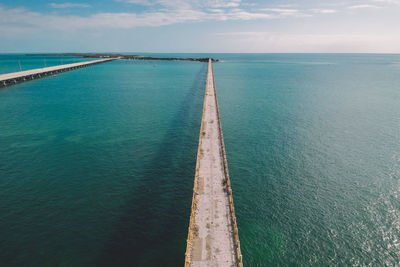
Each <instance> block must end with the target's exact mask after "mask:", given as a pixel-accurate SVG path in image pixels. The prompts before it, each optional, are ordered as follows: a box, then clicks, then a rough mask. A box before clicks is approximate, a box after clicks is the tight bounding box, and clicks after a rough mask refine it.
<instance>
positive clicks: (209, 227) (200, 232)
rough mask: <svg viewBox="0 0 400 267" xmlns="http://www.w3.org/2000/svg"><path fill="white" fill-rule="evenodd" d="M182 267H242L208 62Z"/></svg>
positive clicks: (210, 64)
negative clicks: (183, 264) (183, 265)
mask: <svg viewBox="0 0 400 267" xmlns="http://www.w3.org/2000/svg"><path fill="white" fill-rule="evenodd" d="M185 266H243V261H242V254H241V251H240V242H239V234H238V229H237V225H236V217H235V210H234V206H233V198H232V190H231V184H230V180H229V172H228V165H227V161H226V154H225V146H224V140H223V135H222V127H221V120H220V115H219V109H218V100H217V95H216V89H215V83H214V74H213V69H212V61H211V59H210V60H209V62H208V73H207V82H206V88H205V94H204V103H203V116H202V121H201V129H200V138H199V147H198V152H197V165H196V174H195V180H194V188H193V199H192V210H191V214H190V223H189V233H188V240H187V247H186V257H185Z"/></svg>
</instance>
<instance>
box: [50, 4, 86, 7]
mask: <svg viewBox="0 0 400 267" xmlns="http://www.w3.org/2000/svg"><path fill="white" fill-rule="evenodd" d="M50 6H51V7H53V8H71V7H90V5H89V4H84V3H61V4H57V3H51V4H50Z"/></svg>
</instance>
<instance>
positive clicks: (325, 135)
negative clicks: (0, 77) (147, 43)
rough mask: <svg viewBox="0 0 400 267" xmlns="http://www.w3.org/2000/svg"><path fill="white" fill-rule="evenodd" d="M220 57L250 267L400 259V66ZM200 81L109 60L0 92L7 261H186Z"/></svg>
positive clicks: (3, 255)
mask: <svg viewBox="0 0 400 267" xmlns="http://www.w3.org/2000/svg"><path fill="white" fill-rule="evenodd" d="M171 55H172V54H166V55H165V56H171ZM174 55H176V56H185V57H191V56H201V57H204V56H207V55H204V54H174ZM210 56H212V57H214V58H219V59H222V62H221V63H216V64H214V72H215V82H216V86H217V92H218V97H219V105H220V110H221V116H222V127H223V131H224V138H225V146H226V150H227V157H228V165H229V170H230V176H231V180H232V189H233V192H234V201H235V209H236V213H237V220H238V227H239V235H240V240H241V245H242V253H243V257H244V261H245V264H246V266H269V265H285V266H286V265H316V266H321V265H368V264H370V265H385V264H387V265H394V264H396V263H398V262H399V261H400V241H399V236H400V220H399V218H400V200H399V197H400V182H399V178H400V152H399V151H400V141H399V140H400V138H399V137H400V109H399V105H398V103H399V100H400V92H399V90H398V89H399V84H400V75H399V73H400V55H323V54H309V55H299V54H297V55H296V54H273V55H270V54H210ZM3 57H4V56H1V57H0V59H3ZM7 57H9V58H8V59H7V61H4V60H0V70H6V69H11V68H12V67H11V66H12V65H15V63H16V64H17V65H16V66H17V68H19V67H18V60H21V62H22V59H24V56H22V55H14V58H13V56H12V55H7ZM19 57H21V58H19ZM54 60H55V61H57V60H60V59H59V58H57V59H56V58H55V59H54ZM55 61H54V62H55ZM35 62H36V63H34V64H41V63H40V62H43V60H41V59H40V58H37V59H36V61H35ZM14 67H15V66H14ZM17 70H18V69H17ZM13 71H15V70H13ZM0 72H1V71H0ZM7 72H8V71H7ZM205 75H206V64H203V63H198V62H145V61H141V62H135V61H113V62H108V63H104V64H99V65H94V66H91V67H87V68H82V69H78V70H75V71H71V72H66V73H63V74H60V75H57V76H52V77H48V78H44V79H39V80H34V81H30V82H26V83H22V84H18V85H16V86H11V87H7V88H4V89H1V90H0V214H1V216H0V236H1V238H0V263H1V264H0V265H1V266H144V265H146V266H179V265H182V264H183V260H184V252H185V246H186V236H187V227H188V222H189V213H190V205H191V197H192V188H193V175H194V168H195V163H196V162H195V160H196V152H197V142H198V134H199V127H200V119H201V110H202V100H203V92H204V84H205Z"/></svg>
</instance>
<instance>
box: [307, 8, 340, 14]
mask: <svg viewBox="0 0 400 267" xmlns="http://www.w3.org/2000/svg"><path fill="white" fill-rule="evenodd" d="M310 11H311V12H313V13H318V14H333V13H336V12H337V10H335V9H319V8H314V9H310Z"/></svg>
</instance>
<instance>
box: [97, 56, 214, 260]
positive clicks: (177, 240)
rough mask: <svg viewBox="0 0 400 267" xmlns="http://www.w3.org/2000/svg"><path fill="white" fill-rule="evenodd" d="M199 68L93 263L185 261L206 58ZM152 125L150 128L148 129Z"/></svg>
mask: <svg viewBox="0 0 400 267" xmlns="http://www.w3.org/2000/svg"><path fill="white" fill-rule="evenodd" d="M203 65H204V66H203V67H202V68H201V70H200V71H199V72H198V73H197V75H196V79H195V81H194V83H193V85H192V86H191V88H190V90H189V91H188V92H187V94H186V96H185V98H184V100H183V101H182V104H181V106H180V108H179V109H178V112H177V113H176V115H175V116H174V119H173V120H172V121H171V123H170V125H169V128H168V130H167V133H166V135H165V137H164V138H163V140H162V141H161V143H160V145H159V148H158V151H157V153H156V154H155V157H154V158H152V159H151V160H150V162H149V164H148V165H147V166H143V175H142V176H141V177H139V178H135V179H137V180H138V183H140V186H138V189H135V191H134V192H132V198H131V199H130V200H129V202H128V203H127V204H126V206H125V207H123V213H122V214H123V215H122V216H121V217H120V218H119V220H118V221H117V223H116V224H115V225H114V229H113V230H112V234H111V236H110V238H109V240H108V241H107V242H106V244H105V246H104V248H103V250H102V251H101V252H100V255H99V256H98V258H97V260H96V262H95V263H94V265H95V266H180V265H183V262H184V257H185V248H186V237H187V227H188V223H189V215H190V206H191V197H192V193H193V192H192V188H193V177H194V169H195V165H196V152H197V145H198V144H197V141H198V134H199V128H200V122H201V110H202V104H203V101H202V99H203V93H204V85H205V77H206V71H207V64H203ZM149 130H151V129H149Z"/></svg>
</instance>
